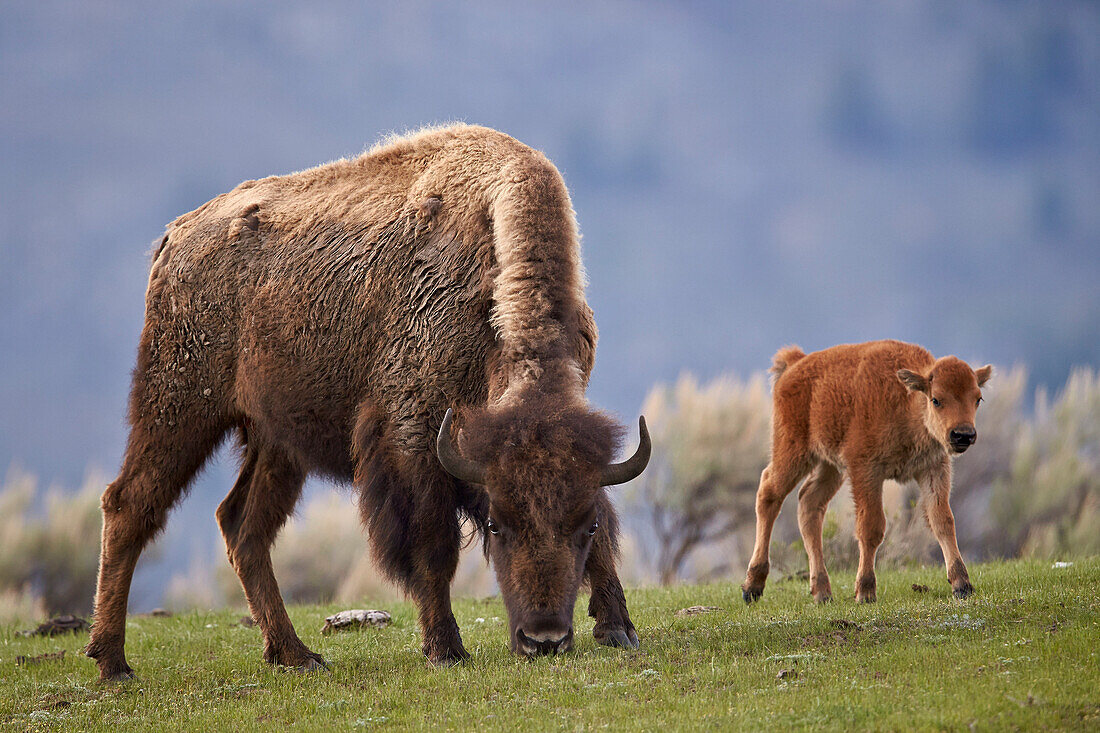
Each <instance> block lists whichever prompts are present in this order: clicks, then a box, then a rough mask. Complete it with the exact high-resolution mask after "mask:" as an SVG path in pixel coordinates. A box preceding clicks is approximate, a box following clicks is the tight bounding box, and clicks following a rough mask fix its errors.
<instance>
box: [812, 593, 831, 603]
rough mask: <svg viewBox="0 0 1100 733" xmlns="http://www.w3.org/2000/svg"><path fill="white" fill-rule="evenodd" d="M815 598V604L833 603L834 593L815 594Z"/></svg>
mask: <svg viewBox="0 0 1100 733" xmlns="http://www.w3.org/2000/svg"><path fill="white" fill-rule="evenodd" d="M813 596H814V602H815V603H832V602H833V594H832V593H828V592H826V593H814V594H813Z"/></svg>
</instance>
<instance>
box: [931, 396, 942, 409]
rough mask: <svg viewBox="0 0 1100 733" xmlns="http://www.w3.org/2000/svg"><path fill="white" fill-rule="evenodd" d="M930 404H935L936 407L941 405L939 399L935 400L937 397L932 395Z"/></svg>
mask: <svg viewBox="0 0 1100 733" xmlns="http://www.w3.org/2000/svg"><path fill="white" fill-rule="evenodd" d="M932 404H933V405H934V406H936V407H940V406H941V405H940V401H939V400H937V399H936V398H935V397H933V398H932Z"/></svg>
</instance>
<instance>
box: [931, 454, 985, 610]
mask: <svg viewBox="0 0 1100 733" xmlns="http://www.w3.org/2000/svg"><path fill="white" fill-rule="evenodd" d="M920 483H921V485H922V487H923V488H924V491H925V497H924V514H925V517H926V518H927V519H928V526H929V527H931V528H932V534H934V535H935V536H936V541H937V542H939V543H940V550H941V551H942V552H943V562H944V565H945V566H946V567H947V581H948V582H949V583H951V590H952V592H953V593H954V594H955V597H956V598H966V597H967V596H969V595H970V594H971V593H973V592H974V586H973V585H971V584H970V574H969V573H968V572H967V570H966V564H965V563H964V562H963V559H962V553H960V552H959V543H958V539H957V538H956V536H955V515H954V514H953V513H952V512H951V504H950V501H949V500H950V498H951V464H950V463H949V462H947V461H944V463H943V464H942V465H941V466H939V468H938V469H937V470H936V471H934V472H933V473H932V474H930V475H929V476H928V477H927V478H925V479H922V480H921V482H920Z"/></svg>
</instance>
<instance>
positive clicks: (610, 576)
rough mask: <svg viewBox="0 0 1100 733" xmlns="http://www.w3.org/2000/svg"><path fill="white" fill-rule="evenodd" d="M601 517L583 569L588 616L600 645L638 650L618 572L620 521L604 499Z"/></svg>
mask: <svg viewBox="0 0 1100 733" xmlns="http://www.w3.org/2000/svg"><path fill="white" fill-rule="evenodd" d="M599 516H600V520H599V521H600V527H599V529H598V530H597V532H596V536H595V538H593V540H592V549H591V551H590V552H589V555H588V561H587V563H586V564H585V567H584V574H585V579H586V580H587V582H588V585H589V587H590V588H591V590H592V596H591V598H590V599H589V601H588V615H589V616H591V617H592V618H594V619H595V620H596V627H595V628H594V629H593V630H592V635H593V636H594V637H595V638H596V641H598V642H599V643H600V644H606V645H607V646H614V647H621V648H624V649H637V648H638V646H639V642H638V632H637V631H636V630H635V629H634V624H633V623H631V621H630V612H629V611H627V608H626V595H625V594H624V593H623V586H622V583H620V582H619V574H618V572H617V571H616V569H615V561H616V557H617V555H618V536H619V520H618V517H617V516H616V514H615V509H614V508H613V507H612V506H611V502H610V501H608V500H607V498H606V497H604V498H602V499H601V502H600V515H599Z"/></svg>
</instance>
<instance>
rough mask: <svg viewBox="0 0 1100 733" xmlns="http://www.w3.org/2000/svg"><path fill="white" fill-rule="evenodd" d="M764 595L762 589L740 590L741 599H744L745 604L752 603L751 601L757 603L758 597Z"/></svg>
mask: <svg viewBox="0 0 1100 733" xmlns="http://www.w3.org/2000/svg"><path fill="white" fill-rule="evenodd" d="M762 595H764V589H763V588H742V589H741V597H742V598H744V599H745V603H752V602H753V601H759V600H760V596H762Z"/></svg>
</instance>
